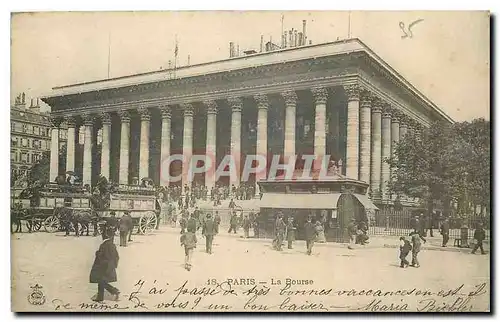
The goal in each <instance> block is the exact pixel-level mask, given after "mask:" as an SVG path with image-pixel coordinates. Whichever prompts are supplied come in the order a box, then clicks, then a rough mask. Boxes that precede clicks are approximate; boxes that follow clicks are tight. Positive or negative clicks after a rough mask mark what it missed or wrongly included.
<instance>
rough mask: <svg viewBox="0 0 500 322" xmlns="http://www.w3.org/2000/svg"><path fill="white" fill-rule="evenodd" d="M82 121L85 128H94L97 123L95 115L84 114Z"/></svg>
mask: <svg viewBox="0 0 500 322" xmlns="http://www.w3.org/2000/svg"><path fill="white" fill-rule="evenodd" d="M82 120H83V124H84V125H85V126H93V125H94V121H95V116H94V114H90V113H84V114H82Z"/></svg>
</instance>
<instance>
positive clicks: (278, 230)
mask: <svg viewBox="0 0 500 322" xmlns="http://www.w3.org/2000/svg"><path fill="white" fill-rule="evenodd" d="M285 231H286V224H285V222H284V221H283V214H282V213H278V217H277V219H276V223H275V225H274V233H275V235H276V237H275V242H276V245H275V246H276V250H279V251H281V246H282V245H283V240H284V239H285Z"/></svg>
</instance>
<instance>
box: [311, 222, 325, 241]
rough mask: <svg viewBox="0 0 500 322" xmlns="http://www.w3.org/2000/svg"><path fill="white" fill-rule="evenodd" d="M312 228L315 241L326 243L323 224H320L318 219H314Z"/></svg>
mask: <svg viewBox="0 0 500 322" xmlns="http://www.w3.org/2000/svg"><path fill="white" fill-rule="evenodd" d="M314 229H316V242H318V243H326V237H325V228H324V227H323V224H321V222H320V221H319V220H316V224H315V226H314Z"/></svg>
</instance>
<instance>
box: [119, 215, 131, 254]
mask: <svg viewBox="0 0 500 322" xmlns="http://www.w3.org/2000/svg"><path fill="white" fill-rule="evenodd" d="M133 226H134V224H133V222H132V216H130V211H125V213H124V214H123V216H122V217H121V218H120V225H119V227H120V246H123V247H126V246H127V235H128V234H129V232H131V231H132V229H133Z"/></svg>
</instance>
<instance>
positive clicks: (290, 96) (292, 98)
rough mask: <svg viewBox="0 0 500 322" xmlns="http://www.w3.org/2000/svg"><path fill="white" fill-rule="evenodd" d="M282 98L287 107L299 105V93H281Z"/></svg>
mask: <svg viewBox="0 0 500 322" xmlns="http://www.w3.org/2000/svg"><path fill="white" fill-rule="evenodd" d="M281 96H282V97H283V99H284V100H285V105H296V104H297V93H296V92H295V91H294V90H292V89H289V90H286V91H284V92H282V93H281Z"/></svg>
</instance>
